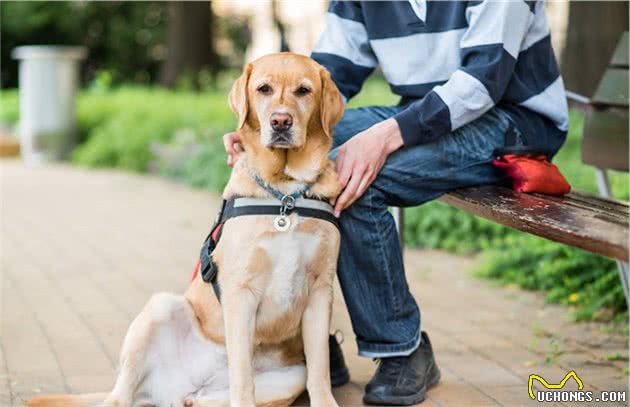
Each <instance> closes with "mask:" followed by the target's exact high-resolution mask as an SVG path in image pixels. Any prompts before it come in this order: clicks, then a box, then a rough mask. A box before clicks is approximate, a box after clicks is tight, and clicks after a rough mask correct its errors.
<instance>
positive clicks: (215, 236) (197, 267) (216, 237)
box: [190, 223, 223, 282]
mask: <svg viewBox="0 0 630 407" xmlns="http://www.w3.org/2000/svg"><path fill="white" fill-rule="evenodd" d="M221 227H223V223H219V224H217V226H216V227H215V228H214V230H213V231H212V233H211V234H210V236H211V239H212V240H213V241H214V243H215V244H216V243H218V241H219V234H220V233H221ZM199 270H201V258H198V259H197V264H195V270H194V271H193V274H192V277H191V278H190V281H191V282H193V281H194V280H195V278H197V276H198V275H199Z"/></svg>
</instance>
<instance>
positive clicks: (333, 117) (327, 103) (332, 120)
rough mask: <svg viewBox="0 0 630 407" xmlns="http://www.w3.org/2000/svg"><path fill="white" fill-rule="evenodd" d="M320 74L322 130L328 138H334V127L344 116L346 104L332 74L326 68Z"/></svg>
mask: <svg viewBox="0 0 630 407" xmlns="http://www.w3.org/2000/svg"><path fill="white" fill-rule="evenodd" d="M319 72H320V77H321V80H322V95H321V100H320V107H319V110H320V115H321V120H322V128H323V129H324V133H326V135H327V136H328V137H332V127H333V126H334V125H335V124H337V122H339V120H341V116H343V110H344V103H343V98H342V97H341V93H340V92H339V90H338V89H337V85H335V82H333V80H332V79H331V77H330V72H328V71H327V70H326V69H325V68H321V69H320V71H319Z"/></svg>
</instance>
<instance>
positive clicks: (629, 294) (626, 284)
mask: <svg viewBox="0 0 630 407" xmlns="http://www.w3.org/2000/svg"><path fill="white" fill-rule="evenodd" d="M617 266H618V267H619V277H620V278H621V284H622V285H623V293H624V294H625V295H626V305H627V306H628V309H630V270H629V269H628V263H624V262H621V261H617Z"/></svg>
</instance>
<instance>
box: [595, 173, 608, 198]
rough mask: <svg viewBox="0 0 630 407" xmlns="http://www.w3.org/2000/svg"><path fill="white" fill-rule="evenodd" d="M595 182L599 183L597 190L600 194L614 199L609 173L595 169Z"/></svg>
mask: <svg viewBox="0 0 630 407" xmlns="http://www.w3.org/2000/svg"><path fill="white" fill-rule="evenodd" d="M595 180H596V181H597V189H599V194H600V195H601V196H603V197H605V198H612V193H611V192H610V182H609V181H608V173H607V172H606V170H603V169H601V168H595Z"/></svg>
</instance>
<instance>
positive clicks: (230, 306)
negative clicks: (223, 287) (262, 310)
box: [223, 288, 260, 407]
mask: <svg viewBox="0 0 630 407" xmlns="http://www.w3.org/2000/svg"><path fill="white" fill-rule="evenodd" d="M223 298H224V299H223V314H224V319H225V344H226V347H227V359H228V372H229V380H230V402H231V405H232V406H233V407H237V406H238V407H241V406H243V407H245V406H246V407H254V406H255V405H256V400H255V397H254V369H253V367H252V359H253V353H254V344H253V343H254V330H255V328H256V309H257V308H258V304H259V302H260V298H259V297H258V296H257V295H255V294H254V293H253V292H252V290H250V289H248V288H238V289H235V290H230V291H227V292H225V295H223Z"/></svg>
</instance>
